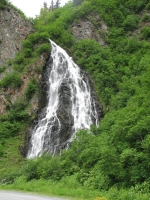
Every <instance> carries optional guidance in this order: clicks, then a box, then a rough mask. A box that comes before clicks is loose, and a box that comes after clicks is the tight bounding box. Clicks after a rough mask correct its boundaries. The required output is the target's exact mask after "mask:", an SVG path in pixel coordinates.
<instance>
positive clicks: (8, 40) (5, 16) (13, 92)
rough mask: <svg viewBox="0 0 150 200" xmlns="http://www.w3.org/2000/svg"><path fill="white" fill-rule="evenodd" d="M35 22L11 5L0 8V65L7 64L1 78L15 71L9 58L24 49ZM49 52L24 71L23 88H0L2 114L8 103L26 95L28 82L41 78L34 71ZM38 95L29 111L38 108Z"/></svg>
mask: <svg viewBox="0 0 150 200" xmlns="http://www.w3.org/2000/svg"><path fill="white" fill-rule="evenodd" d="M34 31H35V30H34V26H33V24H32V23H31V22H30V21H29V20H27V19H24V18H22V17H21V16H20V14H19V13H18V11H15V10H14V9H12V8H11V7H9V6H8V7H7V8H6V9H5V10H0V66H5V71H4V72H3V73H0V80H2V79H3V77H4V76H5V74H7V73H11V72H12V71H13V69H12V66H9V65H8V64H7V62H8V60H9V59H10V60H13V59H14V58H15V55H16V53H17V52H19V51H20V50H21V49H22V42H23V41H24V40H25V39H26V38H27V36H28V35H29V34H31V33H33V32H34ZM48 57H49V54H46V53H44V54H42V55H40V56H39V57H38V59H37V60H36V61H35V63H32V64H31V65H30V66H29V69H28V72H27V73H22V76H21V79H22V81H23V84H22V86H21V88H16V89H12V88H2V89H0V102H1V103H0V115H3V114H4V113H5V112H6V104H7V103H9V104H13V103H14V102H15V101H16V100H18V99H20V98H21V97H22V96H23V95H24V91H25V88H26V86H27V84H28V82H29V81H30V80H31V79H32V78H33V77H35V78H36V79H37V80H38V79H39V74H38V73H34V69H35V67H36V66H39V67H41V68H42V67H43V66H44V65H45V63H46V60H47V58H48ZM37 99H38V98H37V96H36V97H34V98H33V99H31V102H30V104H31V105H32V106H31V109H30V110H29V113H32V112H34V111H36V110H37V107H38V100H37Z"/></svg>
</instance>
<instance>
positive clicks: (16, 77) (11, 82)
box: [0, 72, 23, 88]
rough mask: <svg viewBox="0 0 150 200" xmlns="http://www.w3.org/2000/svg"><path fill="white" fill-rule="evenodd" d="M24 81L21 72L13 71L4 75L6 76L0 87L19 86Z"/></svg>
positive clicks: (0, 82)
mask: <svg viewBox="0 0 150 200" xmlns="http://www.w3.org/2000/svg"><path fill="white" fill-rule="evenodd" d="M22 83H23V81H22V79H21V77H20V74H18V73H16V72H13V73H8V74H6V75H5V76H4V78H3V79H2V80H1V81H0V87H4V88H8V87H9V88H19V87H21V85H22Z"/></svg>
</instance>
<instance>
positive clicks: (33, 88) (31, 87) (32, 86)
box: [25, 79, 38, 100]
mask: <svg viewBox="0 0 150 200" xmlns="http://www.w3.org/2000/svg"><path fill="white" fill-rule="evenodd" d="M37 91H38V84H37V81H36V80H35V79H32V80H31V81H30V82H29V83H28V85H27V87H26V90H25V95H26V98H27V99H28V100H30V99H31V98H32V97H33V95H34V94H35V93H36V92H37Z"/></svg>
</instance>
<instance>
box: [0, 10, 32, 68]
mask: <svg viewBox="0 0 150 200" xmlns="http://www.w3.org/2000/svg"><path fill="white" fill-rule="evenodd" d="M33 30H34V28H33V24H32V23H31V22H30V21H28V20H26V19H23V18H22V17H21V16H20V14H19V13H18V12H17V11H15V10H13V9H12V8H10V7H7V9H5V10H1V11H0V41H1V43H0V52H1V54H0V65H3V64H5V63H6V62H7V59H13V58H14V57H15V54H16V52H18V51H19V50H21V43H22V41H23V40H24V39H25V38H26V37H27V36H28V35H29V34H30V33H32V32H33Z"/></svg>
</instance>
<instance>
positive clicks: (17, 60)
mask: <svg viewBox="0 0 150 200" xmlns="http://www.w3.org/2000/svg"><path fill="white" fill-rule="evenodd" d="M14 62H15V63H16V64H19V65H20V64H22V63H23V62H24V57H23V55H21V54H18V55H17V56H16V57H15V60H14Z"/></svg>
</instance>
